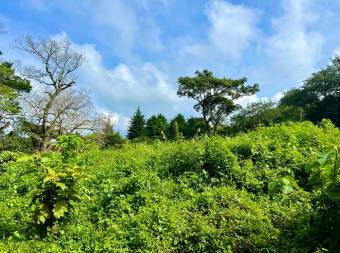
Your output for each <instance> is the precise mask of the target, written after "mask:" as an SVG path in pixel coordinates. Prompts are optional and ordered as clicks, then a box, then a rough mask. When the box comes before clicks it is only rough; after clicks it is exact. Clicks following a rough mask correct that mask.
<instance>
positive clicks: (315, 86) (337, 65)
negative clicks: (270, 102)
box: [280, 56, 340, 127]
mask: <svg viewBox="0 0 340 253" xmlns="http://www.w3.org/2000/svg"><path fill="white" fill-rule="evenodd" d="M280 103H281V104H282V105H288V106H298V107H302V108H303V109H304V111H305V113H306V118H307V119H308V120H310V121H312V122H315V123H316V122H320V121H321V120H322V119H323V118H328V119H331V120H332V121H333V122H334V124H335V125H336V126H338V127H339V126H340V106H339V105H340V56H335V57H334V58H333V59H332V63H331V64H330V65H328V66H326V68H324V69H321V70H319V71H318V72H315V73H313V74H312V75H311V76H310V77H309V78H308V79H307V80H305V82H304V84H303V86H302V87H300V88H295V89H292V90H289V91H288V92H286V93H285V95H284V97H283V98H282V99H281V101H280Z"/></svg>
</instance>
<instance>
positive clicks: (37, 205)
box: [0, 121, 340, 252]
mask: <svg viewBox="0 0 340 253" xmlns="http://www.w3.org/2000/svg"><path fill="white" fill-rule="evenodd" d="M339 145H340V131H339V130H338V129H337V128H336V127H334V126H333V125H332V123H331V122H330V121H322V123H321V124H320V125H319V126H315V125H313V124H312V123H310V122H301V123H285V124H281V125H273V126H269V127H260V128H259V129H257V130H256V131H252V132H249V133H245V134H239V135H237V136H235V137H232V138H228V137H217V136H216V137H201V138H198V139H193V140H187V141H183V140H178V141H173V142H160V141H156V142H154V143H153V144H145V143H129V144H127V143H126V144H122V145H121V146H119V147H118V148H117V147H115V148H113V149H104V150H103V149H100V148H99V147H97V146H96V144H94V143H89V142H86V141H84V140H82V138H80V137H79V136H62V137H60V138H59V139H58V141H57V143H56V144H54V148H53V150H54V151H53V152H52V151H51V152H48V153H36V154H33V155H27V154H24V153H19V152H9V151H5V152H2V153H1V154H0V214H1V215H0V252H338V250H339V248H340V172H339V164H340V162H339V151H340V149H339Z"/></svg>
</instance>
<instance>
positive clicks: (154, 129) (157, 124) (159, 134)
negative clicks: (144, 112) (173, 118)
mask: <svg viewBox="0 0 340 253" xmlns="http://www.w3.org/2000/svg"><path fill="white" fill-rule="evenodd" d="M167 128H168V122H167V119H166V118H165V117H164V116H163V115H162V114H158V115H153V116H151V117H150V118H149V119H148V120H147V122H146V136H147V137H149V138H151V139H159V140H165V139H166V135H165V133H166V131H167Z"/></svg>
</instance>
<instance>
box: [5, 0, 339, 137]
mask: <svg viewBox="0 0 340 253" xmlns="http://www.w3.org/2000/svg"><path fill="white" fill-rule="evenodd" d="M0 7H1V8H0V23H2V24H4V25H5V28H6V34H3V35H1V37H0V49H1V51H3V56H2V57H3V58H5V59H9V60H11V61H16V60H20V61H22V62H23V63H24V64H26V63H28V64H34V60H32V59H30V58H29V57H28V55H25V54H24V53H22V52H20V51H19V50H16V49H14V48H13V47H12V45H13V43H14V42H15V40H17V39H20V38H22V37H23V36H25V35H32V36H33V37H50V38H56V39H60V38H67V39H69V40H70V41H71V42H72V45H73V47H74V48H75V49H76V50H79V51H80V52H82V53H83V54H84V55H85V56H86V57H87V62H86V63H85V64H84V65H83V66H82V67H81V69H80V70H79V71H78V73H77V75H78V77H79V79H78V84H77V85H78V87H80V88H83V89H86V90H88V91H89V92H90V95H91V98H92V100H93V103H94V105H95V106H96V108H97V110H98V111H100V112H103V113H107V114H108V115H111V116H110V117H112V118H113V119H114V121H115V127H116V130H118V131H119V132H121V133H124V134H125V133H126V126H127V123H128V121H129V118H130V117H131V116H132V115H133V113H134V112H135V110H136V108H137V106H140V107H141V110H142V112H143V113H144V114H145V115H146V116H147V117H149V116H151V115H152V114H158V113H162V114H164V115H165V116H166V117H167V118H170V117H173V116H175V115H176V114H178V113H183V114H184V115H185V116H186V117H190V116H197V115H198V113H196V112H195V111H194V110H193V109H192V105H193V101H191V100H189V99H186V98H179V97H178V96H177V95H176V91H177V85H178V84H177V78H178V77H180V76H193V75H194V72H195V71H196V70H203V69H209V70H210V71H212V72H213V73H214V74H215V75H216V76H217V77H230V78H240V77H247V78H248V84H253V83H259V84H260V92H259V93H257V94H256V95H253V96H250V97H247V98H243V99H242V101H241V103H242V104H247V103H249V102H256V101H260V100H263V99H272V100H278V99H279V98H280V97H281V96H282V93H283V92H284V91H285V90H287V89H290V88H293V87H297V86H299V85H300V84H301V83H302V82H303V80H305V79H306V78H307V77H308V76H309V75H310V74H311V73H313V72H315V71H317V70H318V69H320V68H322V67H324V66H326V65H327V64H328V63H329V61H330V59H331V57H332V56H334V55H335V54H338V53H340V34H339V33H337V26H336V25H334V24H337V23H339V21H340V17H339V15H337V13H338V12H339V10H340V1H331V0H326V1H322V2H320V1H316V0H298V1H293V0H282V1H274V0H268V1H250V0H243V1H241V0H238V1H236V0H233V1H226V0H209V1H203V0H199V1H179V0H153V1H152V0H143V1H137V0H129V1H122V0H114V1H96V5H95V6H93V2H91V1H72V2H69V1H66V0H60V1H55V2H53V3H51V2H48V1H43V0H28V1H23V0H20V1H10V0H4V1H2V2H1V3H0Z"/></svg>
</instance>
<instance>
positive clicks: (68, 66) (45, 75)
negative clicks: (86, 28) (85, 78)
mask: <svg viewBox="0 0 340 253" xmlns="http://www.w3.org/2000/svg"><path fill="white" fill-rule="evenodd" d="M17 48H18V49H21V50H23V51H25V52H27V53H29V54H30V55H32V56H34V57H35V58H36V59H37V60H38V61H39V63H40V66H39V67H36V66H30V67H26V68H25V69H24V70H23V75H24V76H25V77H26V78H28V79H30V80H32V81H35V82H37V83H39V84H41V85H43V86H45V87H46V89H45V92H46V94H47V98H46V99H44V100H43V101H41V102H42V104H41V106H42V117H41V131H42V138H41V143H42V147H41V149H42V150H43V151H46V150H47V147H48V144H49V141H50V135H51V131H53V130H54V129H53V127H52V125H51V124H50V122H49V115H50V114H51V110H52V108H53V106H54V104H55V103H56V101H57V99H58V97H59V96H60V95H62V93H63V91H65V90H67V89H69V88H71V87H72V86H74V85H75V83H76V76H75V75H74V73H75V71H76V70H77V69H78V68H79V67H80V66H81V64H82V63H83V62H84V60H85V57H84V56H83V55H82V54H80V53H78V52H75V51H74V50H73V49H72V47H71V43H70V42H69V41H68V40H52V39H37V40H34V39H32V38H31V37H30V36H27V37H25V38H24V39H23V40H22V41H19V42H18V44H17Z"/></svg>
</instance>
